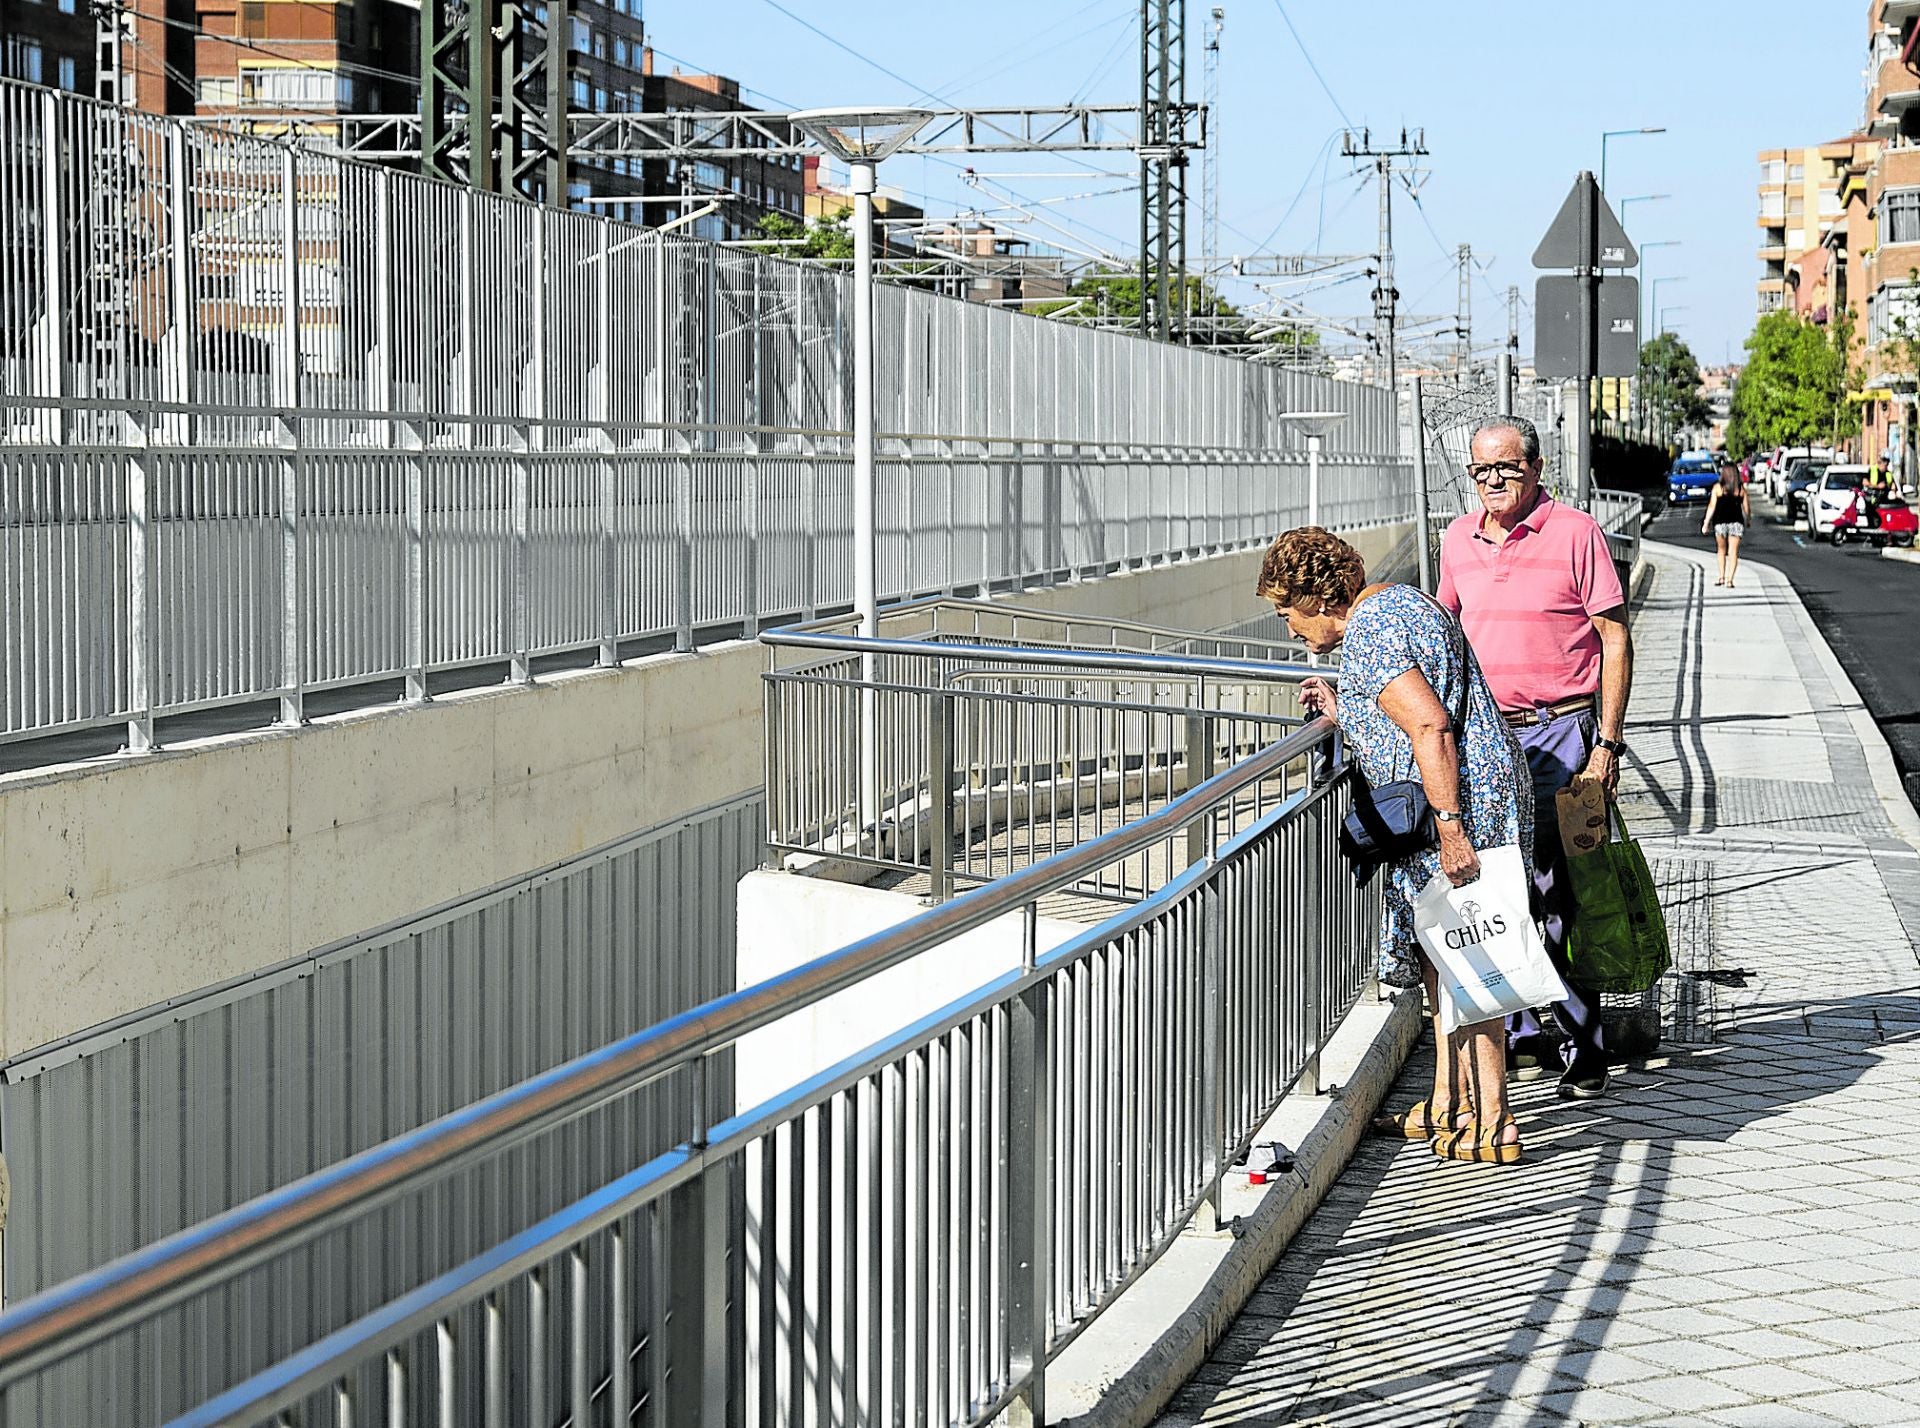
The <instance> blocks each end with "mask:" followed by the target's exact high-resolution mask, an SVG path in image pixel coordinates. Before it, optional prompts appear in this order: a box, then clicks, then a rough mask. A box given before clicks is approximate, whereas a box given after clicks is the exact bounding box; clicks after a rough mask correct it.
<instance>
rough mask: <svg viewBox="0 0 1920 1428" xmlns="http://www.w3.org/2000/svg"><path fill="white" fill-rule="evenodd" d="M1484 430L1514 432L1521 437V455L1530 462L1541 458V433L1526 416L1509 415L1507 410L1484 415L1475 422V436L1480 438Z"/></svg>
mask: <svg viewBox="0 0 1920 1428" xmlns="http://www.w3.org/2000/svg"><path fill="white" fill-rule="evenodd" d="M1483 431H1510V432H1513V433H1514V434H1515V435H1517V436H1518V437H1519V438H1520V447H1521V455H1522V456H1524V457H1525V458H1526V459H1527V460H1528V461H1529V462H1534V461H1538V460H1539V459H1540V433H1539V432H1538V431H1536V430H1534V426H1533V423H1532V422H1530V421H1528V420H1527V419H1526V418H1525V417H1517V416H1508V415H1507V414H1506V413H1505V412H1498V413H1495V414H1494V415H1493V416H1490V417H1482V418H1481V419H1480V420H1479V421H1477V422H1475V423H1474V424H1473V437H1474V438H1478V437H1479V435H1480V433H1481V432H1483Z"/></svg>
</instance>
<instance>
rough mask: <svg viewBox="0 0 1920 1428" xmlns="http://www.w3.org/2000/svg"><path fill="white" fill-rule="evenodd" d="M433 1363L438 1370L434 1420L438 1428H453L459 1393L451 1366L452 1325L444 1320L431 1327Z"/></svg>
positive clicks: (452, 1366)
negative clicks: (456, 1397)
mask: <svg viewBox="0 0 1920 1428" xmlns="http://www.w3.org/2000/svg"><path fill="white" fill-rule="evenodd" d="M433 1343H434V1350H435V1353H434V1361H435V1365H436V1367H437V1369H438V1378H437V1381H436V1382H435V1384H434V1389H435V1401H436V1406H437V1407H438V1409H439V1412H438V1413H437V1414H436V1415H435V1418H436V1420H437V1422H438V1424H439V1428H454V1421H455V1414H454V1400H455V1396H456V1394H457V1393H458V1392H459V1385H458V1382H457V1381H456V1380H455V1378H454V1364H453V1325H452V1324H450V1323H448V1322H447V1321H446V1320H445V1319H442V1320H440V1322H439V1323H437V1324H435V1325H434V1326H433Z"/></svg>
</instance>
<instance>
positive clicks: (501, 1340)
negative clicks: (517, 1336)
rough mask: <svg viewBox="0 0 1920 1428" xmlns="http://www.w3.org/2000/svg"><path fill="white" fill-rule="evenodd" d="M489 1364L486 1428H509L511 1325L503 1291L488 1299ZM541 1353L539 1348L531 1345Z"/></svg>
mask: <svg viewBox="0 0 1920 1428" xmlns="http://www.w3.org/2000/svg"><path fill="white" fill-rule="evenodd" d="M486 1324H487V1340H486V1345H485V1352H486V1361H485V1363H484V1365H483V1367H482V1376H483V1377H482V1393H483V1395H484V1399H485V1409H486V1415H487V1417H486V1428H507V1325H506V1311H505V1307H504V1305H503V1304H502V1302H501V1297H500V1291H498V1290H496V1291H495V1292H494V1293H492V1294H489V1295H488V1296H487V1300H486ZM529 1347H530V1348H531V1349H532V1351H533V1353H532V1354H529V1358H530V1359H531V1358H532V1357H533V1356H534V1355H536V1354H538V1353H539V1345H537V1344H534V1345H529Z"/></svg>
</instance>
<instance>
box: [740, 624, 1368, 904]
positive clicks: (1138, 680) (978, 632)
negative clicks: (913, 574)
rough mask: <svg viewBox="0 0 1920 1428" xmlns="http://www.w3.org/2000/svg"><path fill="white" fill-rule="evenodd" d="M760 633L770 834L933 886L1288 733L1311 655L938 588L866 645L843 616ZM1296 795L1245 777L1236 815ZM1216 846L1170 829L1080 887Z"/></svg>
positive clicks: (1156, 798) (1171, 865)
mask: <svg viewBox="0 0 1920 1428" xmlns="http://www.w3.org/2000/svg"><path fill="white" fill-rule="evenodd" d="M761 640H762V642H763V643H764V644H766V645H767V646H768V647H769V658H770V663H771V668H770V669H769V671H768V673H767V675H766V717H765V721H764V723H765V735H766V761H765V766H766V787H767V810H768V830H769V831H768V846H769V847H770V848H772V849H773V850H775V851H777V852H783V853H793V854H801V855H809V856H827V857H833V858H837V859H842V860H848V861H853V862H863V863H872V864H878V865H881V866H891V867H900V868H912V869H919V870H924V871H926V872H927V873H928V874H929V876H930V879H931V888H930V891H931V895H932V896H933V897H934V898H935V899H936V900H938V899H939V898H941V897H944V896H947V895H948V894H949V893H951V892H952V891H953V889H954V887H955V886H956V885H957V884H961V883H976V882H981V881H988V880H991V879H994V878H998V877H1002V876H1004V875H1005V874H1007V873H1009V872H1011V871H1013V870H1014V869H1016V868H1019V867H1023V866H1026V865H1027V864H1029V863H1031V862H1034V861H1037V860H1038V859H1041V858H1045V857H1047V856H1049V855H1051V854H1052V853H1055V852H1058V851H1059V850H1061V849H1062V848H1066V847H1070V846H1072V845H1073V844H1075V843H1078V842H1083V841H1085V840H1086V839H1088V838H1090V837H1093V836H1095V835H1097V834H1098V833H1099V832H1101V831H1102V830H1103V829H1104V828H1106V827H1110V826H1112V825H1113V824H1114V823H1115V822H1124V821H1126V820H1127V819H1128V818H1129V817H1132V816H1137V815H1138V814H1142V813H1150V812H1152V811H1153V810H1155V809H1156V808H1158V807H1161V806H1164V805H1165V804H1166V803H1168V802H1170V801H1171V800H1172V799H1173V798H1174V797H1175V796H1177V795H1178V794H1179V793H1180V792H1181V791H1183V790H1185V789H1187V788H1190V787H1193V786H1195V785H1198V784H1199V783H1201V782H1203V781H1205V780H1206V779H1207V778H1209V777H1211V776H1212V775H1213V773H1214V772H1215V771H1216V770H1218V769H1220V768H1225V767H1228V766H1230V765H1232V764H1234V763H1237V762H1239V761H1240V760H1241V759H1244V758H1246V757H1247V756H1249V755H1250V754H1252V753H1255V752H1257V751H1258V750H1260V749H1261V748H1264V747H1266V746H1267V745H1268V744H1270V743H1273V742H1275V741H1276V740H1278V739H1281V738H1283V737H1285V736H1286V734H1287V733H1288V732H1290V731H1291V730H1293V729H1295V728H1298V727H1299V726H1300V725H1301V724H1302V723H1304V722H1305V720H1304V719H1303V717H1302V711H1301V709H1300V707H1299V702H1298V698H1297V692H1296V691H1297V683H1298V681H1299V680H1300V679H1301V678H1302V677H1303V676H1304V675H1306V674H1307V673H1309V672H1311V670H1312V667H1310V666H1309V665H1308V664H1307V663H1306V662H1305V658H1304V652H1303V651H1301V650H1300V649H1299V647H1298V646H1292V645H1280V644H1277V643H1274V642H1271V641H1265V640H1258V639H1251V638H1245V637H1231V636H1216V635H1200V634H1189V633H1184V632H1180V631H1170V630H1163V629H1156V628H1155V627H1152V626H1148V625H1144V624H1135V623H1131V622H1126V621H1117V620H1107V619H1097V618H1075V617H1070V616H1058V615H1050V614H1046V613H1040V612H1033V611H1023V610H1019V609H1017V608H1006V607H997V606H992V605H987V604H983V603H975V602H959V601H944V600H939V601H924V602H920V603H918V604H914V605H908V606H903V607H897V608H893V609H889V610H888V611H886V612H885V613H884V614H883V616H882V626H881V630H880V634H879V637H878V638H875V639H871V640H869V639H862V638H860V637H859V636H858V634H857V633H856V632H854V631H853V629H852V628H851V621H846V620H834V621H823V622H818V623H816V624H812V625H800V626H793V627H789V628H784V629H780V630H772V631H768V632H766V633H764V634H763V635H762V636H761ZM1156 645H1157V646H1158V647H1159V648H1158V649H1153V648H1150V647H1151V646H1156ZM1321 668H1322V672H1331V671H1330V670H1328V669H1326V668H1325V667H1321ZM1295 791H1296V790H1295V789H1294V788H1293V787H1291V786H1290V785H1289V784H1288V782H1287V781H1286V779H1285V778H1282V779H1281V780H1279V781H1278V782H1277V783H1275V784H1273V785H1271V786H1269V785H1260V786H1257V787H1256V788H1255V789H1254V790H1252V791H1251V792H1250V796H1249V797H1248V798H1247V799H1246V800H1244V802H1243V805H1242V806H1241V807H1239V808H1238V809H1237V810H1236V815H1237V819H1238V821H1239V822H1240V823H1244V822H1245V821H1248V820H1251V819H1253V818H1257V817H1258V816H1259V815H1260V814H1262V813H1264V812H1265V811H1266V809H1267V808H1268V807H1270V806H1273V805H1275V804H1277V803H1279V802H1282V801H1284V800H1285V799H1287V798H1289V797H1291V796H1292V795H1293V793H1294V792H1295ZM1229 826H1237V825H1234V824H1230V825H1229ZM1211 846H1212V843H1211V840H1208V839H1203V838H1200V837H1198V836H1197V835H1196V836H1195V837H1192V838H1188V839H1181V840H1169V841H1168V842H1166V843H1164V844H1162V845H1159V846H1156V847H1155V848H1152V849H1149V850H1144V851H1143V852H1142V854H1141V855H1139V856H1138V857H1137V858H1134V859H1131V860H1127V861H1125V862H1121V863H1116V864H1114V865H1112V866H1111V867H1108V868H1105V869H1102V871H1101V873H1100V875H1099V876H1098V877H1097V878H1095V879H1093V880H1092V881H1090V882H1089V883H1087V884H1085V885H1083V886H1082V887H1081V888H1079V889H1077V891H1080V892H1082V893H1086V894H1091V895H1095V896H1106V897H1115V898H1121V899H1131V898H1136V897H1139V896H1142V895H1144V894H1145V893H1146V892H1147V891H1148V890H1149V889H1150V888H1152V887H1155V886H1158V885H1160V883H1161V882H1164V881H1165V879H1166V878H1167V877H1168V876H1171V875H1172V873H1173V872H1175V871H1177V870H1178V869H1179V868H1181V867H1183V866H1185V865H1186V864H1187V863H1188V862H1189V861H1192V860H1197V859H1198V858H1200V857H1202V856H1205V853H1206V852H1207V850H1209V849H1210V848H1211Z"/></svg>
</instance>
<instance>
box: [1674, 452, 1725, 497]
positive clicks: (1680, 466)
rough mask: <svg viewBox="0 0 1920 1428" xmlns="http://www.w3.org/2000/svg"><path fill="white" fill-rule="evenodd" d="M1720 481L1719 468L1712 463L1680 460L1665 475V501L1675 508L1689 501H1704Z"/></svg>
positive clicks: (1697, 460) (1696, 459)
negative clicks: (1714, 484)
mask: <svg viewBox="0 0 1920 1428" xmlns="http://www.w3.org/2000/svg"><path fill="white" fill-rule="evenodd" d="M1719 479H1720V467H1719V466H1718V465H1717V464H1716V463H1714V462H1712V461H1702V460H1699V459H1698V458H1695V459H1693V460H1688V459H1686V458H1684V457H1683V458H1682V459H1681V460H1679V461H1676V462H1674V463H1673V470H1671V471H1669V472H1668V473H1667V499H1668V500H1669V501H1671V502H1672V503H1673V504H1674V505H1676V506H1684V505H1686V504H1687V503H1688V502H1689V501H1704V500H1706V499H1707V493H1708V492H1710V491H1711V490H1713V483H1714V482H1715V481H1718V480H1719Z"/></svg>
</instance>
